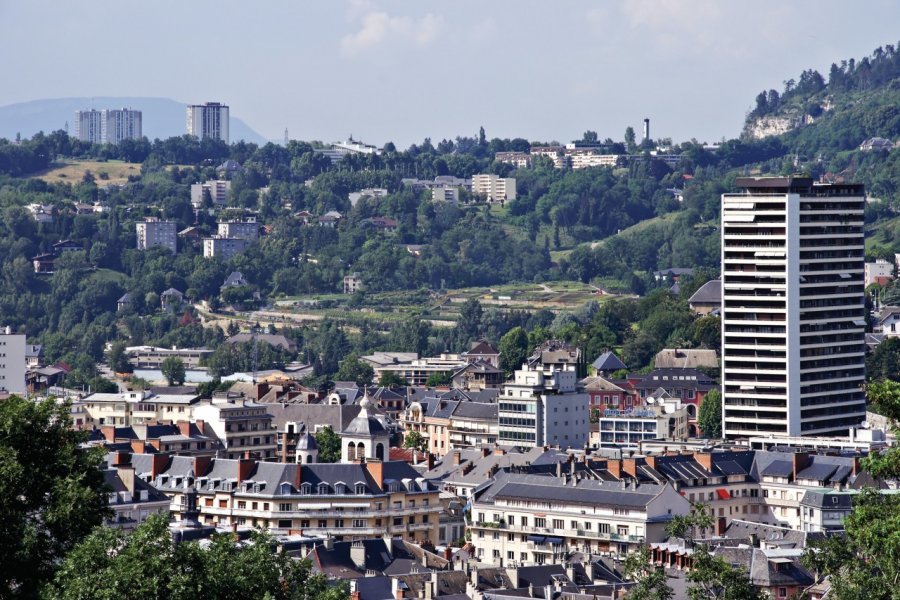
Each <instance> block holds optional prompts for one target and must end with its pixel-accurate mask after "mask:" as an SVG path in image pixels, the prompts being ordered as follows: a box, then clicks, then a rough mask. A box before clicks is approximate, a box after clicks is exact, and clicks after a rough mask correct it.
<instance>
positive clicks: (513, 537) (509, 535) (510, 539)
mask: <svg viewBox="0 0 900 600" xmlns="http://www.w3.org/2000/svg"><path fill="white" fill-rule="evenodd" d="M506 541H508V542H514V541H516V534H514V533H507V534H506Z"/></svg>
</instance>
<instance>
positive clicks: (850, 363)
mask: <svg viewBox="0 0 900 600" xmlns="http://www.w3.org/2000/svg"><path fill="white" fill-rule="evenodd" d="M735 184H736V185H737V186H738V187H741V188H743V189H744V191H743V192H741V193H737V194H724V195H723V196H722V365H723V367H722V420H723V425H722V431H723V434H724V436H725V437H728V438H735V437H744V436H750V435H769V434H771V435H776V436H800V435H841V434H846V433H847V432H848V430H849V429H850V428H851V427H854V426H857V425H859V424H860V423H861V422H862V421H863V420H864V419H865V410H866V406H865V395H864V392H863V389H862V385H863V383H864V381H865V324H866V322H865V307H864V280H863V263H864V252H865V250H864V245H863V244H864V232H863V211H864V208H865V194H864V190H863V186H862V185H858V184H818V183H813V181H812V179H811V178H804V177H760V178H753V177H743V178H742V177H739V178H737V179H736V181H735Z"/></svg>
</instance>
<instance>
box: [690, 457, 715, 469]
mask: <svg viewBox="0 0 900 600" xmlns="http://www.w3.org/2000/svg"><path fill="white" fill-rule="evenodd" d="M694 460H696V461H697V462H698V463H699V464H700V465H702V466H703V468H704V469H706V470H707V471H710V472H712V463H713V460H712V452H694Z"/></svg>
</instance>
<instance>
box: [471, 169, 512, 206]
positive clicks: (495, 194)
mask: <svg viewBox="0 0 900 600" xmlns="http://www.w3.org/2000/svg"><path fill="white" fill-rule="evenodd" d="M472 193H473V194H475V195H477V196H482V197H484V198H486V199H487V200H488V202H499V201H501V200H515V199H516V180H515V178H513V177H500V176H499V175H493V174H490V173H486V174H482V175H472Z"/></svg>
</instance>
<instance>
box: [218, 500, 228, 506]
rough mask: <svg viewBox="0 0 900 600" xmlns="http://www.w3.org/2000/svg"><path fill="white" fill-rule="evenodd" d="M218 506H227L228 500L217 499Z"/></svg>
mask: <svg viewBox="0 0 900 600" xmlns="http://www.w3.org/2000/svg"><path fill="white" fill-rule="evenodd" d="M219 508H228V500H219Z"/></svg>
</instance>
